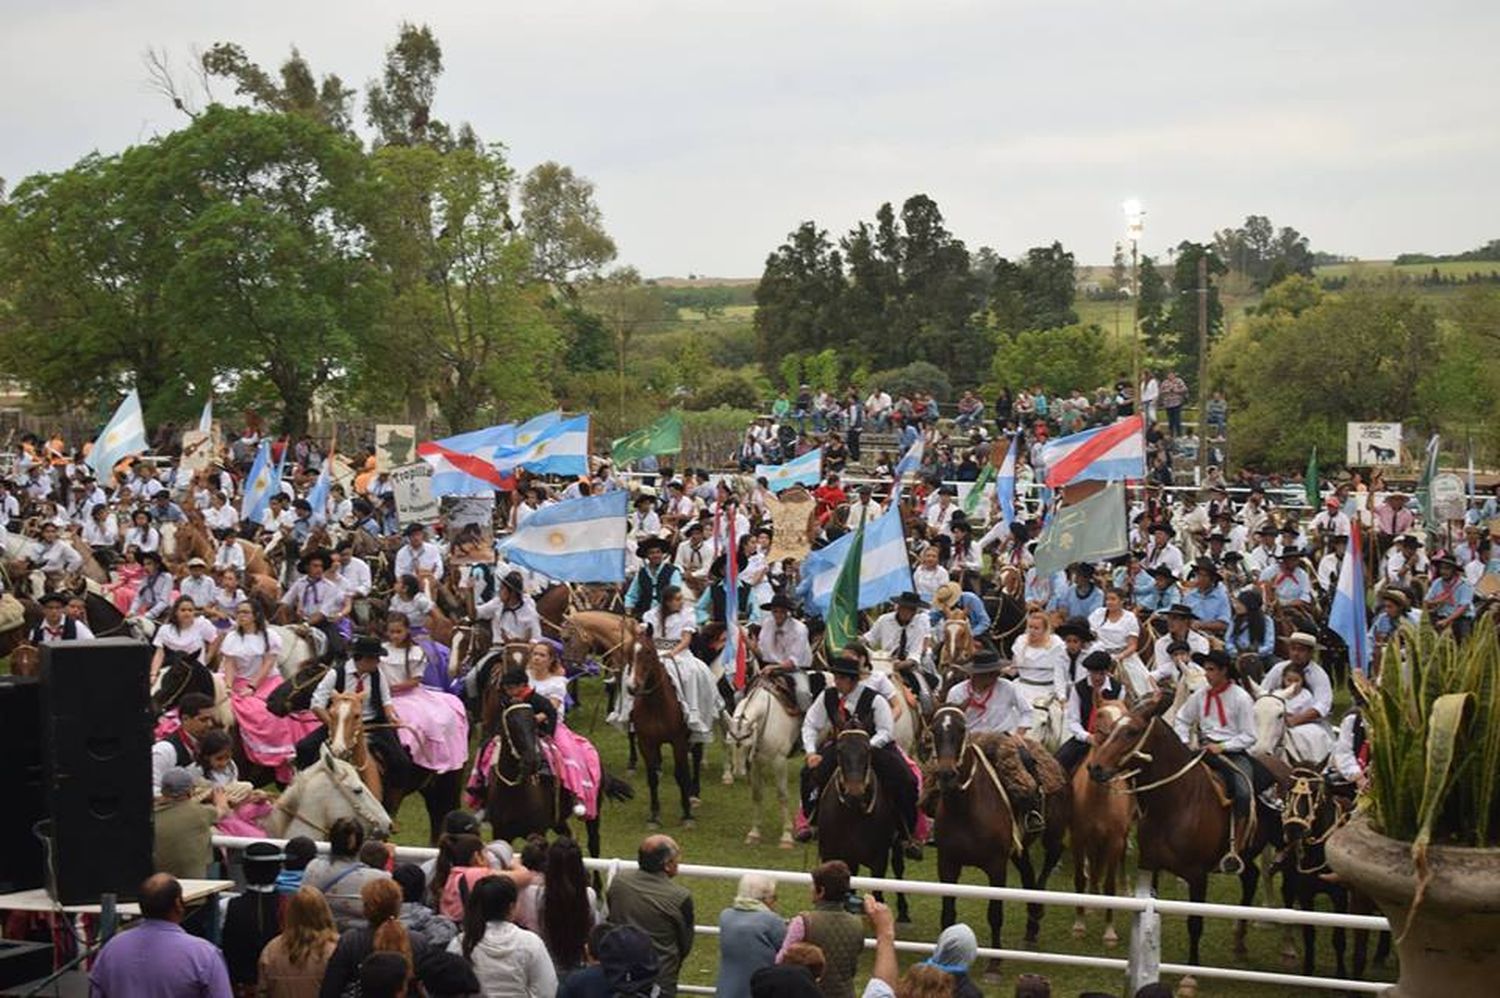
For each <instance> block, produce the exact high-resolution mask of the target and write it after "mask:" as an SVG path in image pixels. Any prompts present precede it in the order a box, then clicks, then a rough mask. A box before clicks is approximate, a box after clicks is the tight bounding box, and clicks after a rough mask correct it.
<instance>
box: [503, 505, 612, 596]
mask: <svg viewBox="0 0 1500 998" xmlns="http://www.w3.org/2000/svg"><path fill="white" fill-rule="evenodd" d="M629 502H630V493H628V492H626V491H625V490H624V489H618V490H616V491H614V492H606V493H604V494H603V495H597V496H584V497H583V498H582V499H566V500H564V501H562V502H558V503H553V504H552V505H550V506H543V507H542V508H540V509H538V510H537V511H536V512H535V513H532V514H531V515H530V516H529V517H527V518H526V522H525V523H523V524H521V526H520V527H518V528H516V532H515V533H513V534H511V535H510V537H508V538H506V539H505V540H504V541H503V542H501V544H500V551H501V553H502V555H503V556H504V557H505V559H506V560H507V561H509V562H510V563H511V564H513V565H520V566H521V567H522V568H529V569H531V570H532V571H533V572H539V573H541V574H542V575H545V576H547V577H548V578H549V579H556V580H557V581H559V582H624V581H625V534H626V527H627V526H628V525H629V524H628V521H627V520H626V517H625V513H626V508H627V506H628V504H629Z"/></svg>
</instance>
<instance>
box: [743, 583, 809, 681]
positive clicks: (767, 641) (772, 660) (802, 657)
mask: <svg viewBox="0 0 1500 998" xmlns="http://www.w3.org/2000/svg"><path fill="white" fill-rule="evenodd" d="M760 608H761V609H762V610H765V611H768V612H769V613H770V618H769V619H766V618H761V622H760V633H759V634H757V635H756V637H755V639H754V647H755V653H756V656H757V657H758V658H759V659H760V662H761V664H762V665H764V666H765V667H767V668H769V669H785V670H787V671H792V672H801V671H802V670H804V669H807V668H810V667H811V666H812V647H811V645H809V644H808V640H807V625H806V624H804V623H803V622H802V621H800V620H798V619H797V618H796V617H794V616H792V614H793V613H794V612H795V611H796V609H797V604H796V603H794V602H792V599H791V597H789V596H787V595H786V594H784V593H777V594H776V595H775V596H772V597H771V601H770V602H769V603H762V604H761V605H760Z"/></svg>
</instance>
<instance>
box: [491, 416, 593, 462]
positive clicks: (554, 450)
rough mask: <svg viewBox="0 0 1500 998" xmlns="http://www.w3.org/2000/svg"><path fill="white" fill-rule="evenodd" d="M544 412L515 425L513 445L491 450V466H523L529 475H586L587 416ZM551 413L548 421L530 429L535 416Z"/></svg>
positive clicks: (587, 447) (587, 459)
mask: <svg viewBox="0 0 1500 998" xmlns="http://www.w3.org/2000/svg"><path fill="white" fill-rule="evenodd" d="M556 416H557V414H556V413H547V414H545V416H538V417H536V419H532V420H528V421H527V422H525V423H522V424H521V425H520V426H518V427H516V438H515V446H513V447H501V448H500V449H498V450H496V451H495V467H496V468H498V469H499V470H500V473H501V474H509V473H511V472H514V471H516V470H518V469H522V468H524V469H525V470H527V471H529V472H531V473H532V474H533V475H587V474H588V473H589V417H588V415H587V414H585V415H582V416H574V417H573V418H572V419H561V420H560V419H557V418H556ZM547 417H552V419H553V421H552V423H551V425H549V426H546V427H544V428H543V429H541V430H536V431H533V430H530V429H528V427H531V426H532V425H533V424H535V423H537V422H538V420H541V419H544V418H547Z"/></svg>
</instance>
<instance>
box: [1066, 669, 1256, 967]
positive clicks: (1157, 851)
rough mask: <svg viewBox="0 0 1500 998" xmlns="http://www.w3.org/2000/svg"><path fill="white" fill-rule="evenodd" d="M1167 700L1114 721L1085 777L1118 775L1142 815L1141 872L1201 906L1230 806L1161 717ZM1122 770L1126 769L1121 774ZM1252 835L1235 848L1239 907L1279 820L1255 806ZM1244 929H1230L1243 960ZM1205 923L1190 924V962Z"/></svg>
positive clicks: (1251, 893) (1198, 919)
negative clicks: (1171, 877) (1161, 875)
mask: <svg viewBox="0 0 1500 998" xmlns="http://www.w3.org/2000/svg"><path fill="white" fill-rule="evenodd" d="M1171 705H1172V698H1171V697H1168V696H1164V695H1158V696H1156V697H1153V698H1151V699H1149V700H1142V701H1141V702H1140V703H1138V704H1136V705H1135V707H1134V708H1133V709H1131V710H1130V712H1129V713H1127V714H1125V715H1124V716H1123V717H1121V718H1120V720H1119V721H1117V722H1116V723H1115V726H1114V728H1113V729H1112V730H1111V731H1110V733H1109V737H1108V738H1106V739H1105V740H1104V742H1103V744H1101V745H1098V746H1096V747H1095V748H1094V752H1093V761H1092V762H1091V763H1090V764H1089V767H1088V774H1089V776H1091V777H1092V778H1093V779H1094V780H1096V781H1098V782H1099V783H1110V782H1111V781H1113V780H1115V779H1116V778H1117V777H1118V778H1122V779H1124V780H1125V781H1126V782H1127V783H1128V784H1130V791H1131V793H1132V794H1133V795H1134V797H1135V800H1136V803H1137V805H1138V807H1139V809H1140V828H1139V831H1138V832H1137V834H1136V840H1137V841H1138V842H1139V844H1140V850H1141V855H1140V868H1141V869H1142V870H1150V871H1152V872H1153V873H1157V872H1160V871H1162V870H1165V871H1166V872H1168V873H1171V874H1175V875H1176V876H1178V877H1181V878H1182V879H1183V880H1184V881H1186V882H1187V885H1188V899H1189V900H1191V901H1195V902H1201V901H1202V900H1203V899H1204V898H1205V897H1206V896H1207V894H1208V875H1209V874H1210V873H1213V872H1215V871H1217V870H1218V869H1219V863H1220V860H1221V859H1222V858H1223V857H1224V856H1225V854H1226V852H1227V851H1228V847H1229V833H1230V807H1229V803H1228V794H1227V792H1226V789H1225V788H1224V787H1223V785H1222V784H1221V782H1220V780H1219V777H1218V776H1216V775H1215V774H1214V773H1213V771H1212V770H1210V769H1209V768H1208V766H1207V765H1206V764H1204V763H1203V761H1202V760H1203V753H1202V752H1198V753H1194V752H1192V751H1190V750H1189V749H1188V747H1187V746H1186V745H1184V744H1183V743H1182V739H1181V738H1178V737H1177V733H1176V732H1175V731H1173V730H1172V728H1171V726H1170V725H1169V724H1168V723H1167V722H1166V720H1165V719H1164V716H1163V715H1165V714H1166V712H1167V709H1168V708H1169V707H1170V706H1171ZM1126 767H1133V768H1130V769H1129V771H1126ZM1252 806H1254V807H1257V808H1259V814H1258V820H1257V821H1256V824H1255V830H1254V834H1253V835H1251V836H1250V837H1249V839H1248V841H1246V843H1245V846H1244V848H1243V849H1241V850H1240V853H1239V855H1240V859H1241V861H1242V864H1243V867H1242V869H1241V870H1240V873H1239V878H1240V904H1242V905H1248V904H1250V902H1251V901H1252V900H1253V899H1254V898H1255V888H1256V886H1257V885H1258V883H1259V881H1260V869H1259V867H1258V866H1257V864H1256V862H1255V860H1256V857H1258V856H1259V855H1260V853H1261V852H1262V850H1264V849H1265V847H1266V845H1267V844H1268V843H1270V842H1272V841H1275V840H1278V839H1279V838H1280V837H1281V828H1280V822H1279V821H1278V819H1277V815H1276V813H1275V812H1274V811H1271V810H1270V809H1269V808H1265V807H1261V806H1260V805H1259V804H1258V803H1253V804H1252ZM1245 928H1246V926H1245V923H1244V922H1243V921H1240V922H1237V923H1236V924H1235V930H1234V952H1235V955H1236V956H1239V957H1243V956H1245V955H1247V951H1246V949H1245ZM1202 936H1203V918H1202V916H1198V915H1193V916H1189V918H1188V962H1189V963H1198V962H1199V961H1198V953H1199V941H1200V939H1201V938H1202Z"/></svg>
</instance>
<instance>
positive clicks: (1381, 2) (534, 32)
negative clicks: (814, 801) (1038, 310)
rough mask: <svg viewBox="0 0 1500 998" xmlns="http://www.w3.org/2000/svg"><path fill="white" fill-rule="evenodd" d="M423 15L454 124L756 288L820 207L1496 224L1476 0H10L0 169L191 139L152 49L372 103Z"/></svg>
mask: <svg viewBox="0 0 1500 998" xmlns="http://www.w3.org/2000/svg"><path fill="white" fill-rule="evenodd" d="M403 19H413V20H419V21H425V22H427V23H429V24H431V25H432V27H433V28H434V30H435V31H436V32H437V35H438V38H439V40H440V42H441V43H442V46H443V51H444V60H445V64H446V74H445V76H444V78H443V80H442V82H441V85H440V89H439V93H438V100H437V105H436V108H435V112H436V114H437V115H438V116H439V117H441V118H444V119H445V120H449V121H462V120H467V121H470V122H472V123H473V125H474V126H475V128H476V129H477V130H478V131H479V133H480V135H481V136H483V137H484V138H486V139H488V140H494V141H501V142H504V143H505V144H506V145H507V146H508V147H509V149H510V155H511V157H512V160H513V161H514V162H515V164H516V165H517V166H518V167H520V168H522V169H526V168H529V167H530V166H532V165H534V164H536V163H538V162H541V161H543V160H547V159H555V160H558V161H560V162H563V163H567V164H569V165H571V166H573V167H574V168H575V169H576V170H578V171H580V172H581V173H583V174H585V175H586V176H588V177H590V178H592V179H593V180H594V181H595V183H596V184H597V185H598V197H599V203H600V205H601V206H602V208H603V210H604V215H605V221H606V224H607V226H608V228H609V230H610V232H611V233H612V234H613V235H614V236H615V238H616V240H617V242H618V243H619V246H620V253H621V259H622V261H623V262H628V263H632V264H635V265H636V266H638V267H639V268H640V269H641V271H642V272H643V273H645V274H647V275H652V276H656V275H683V274H687V273H689V272H692V273H697V274H710V275H715V276H756V275H758V274H759V273H760V269H761V265H762V263H763V262H764V259H765V256H766V254H767V253H768V252H769V251H770V250H771V249H773V248H774V247H775V246H776V245H777V244H778V243H780V242H781V241H782V239H783V238H784V237H785V236H786V234H787V232H789V231H790V230H791V229H793V228H794V227H795V226H796V225H797V224H798V223H799V222H801V221H802V220H804V219H809V218H811V219H815V220H816V221H817V222H818V223H819V224H820V225H822V226H824V227H826V228H828V229H830V230H831V231H832V232H833V233H834V234H836V235H837V234H840V233H843V232H844V231H846V230H847V229H848V228H849V227H850V226H851V225H852V224H853V223H854V222H856V221H857V220H858V219H860V218H868V217H870V216H872V215H873V214H874V211H875V209H876V208H877V207H878V206H879V204H880V203H881V202H882V201H887V200H889V201H893V202H896V203H898V204H899V202H900V201H902V200H904V199H905V198H906V197H908V196H910V195H911V194H913V193H917V192H925V193H927V194H928V195H930V196H931V197H933V198H934V199H936V201H937V202H938V204H939V205H940V207H941V208H942V210H943V213H944V215H945V216H946V218H947V220H948V224H949V227H950V228H951V229H952V230H953V231H954V232H955V233H956V234H957V235H958V236H960V237H961V238H963V239H964V240H965V241H966V242H968V244H969V245H970V247H971V248H977V247H978V246H981V245H991V246H994V247H995V248H996V249H998V250H999V251H1000V252H1001V253H1002V254H1006V255H1010V254H1015V253H1018V252H1022V251H1024V249H1025V248H1026V247H1028V246H1031V245H1036V244H1038V243H1042V242H1049V241H1051V240H1052V239H1061V240H1062V241H1063V243H1064V244H1065V245H1066V246H1067V248H1068V249H1070V250H1072V251H1074V253H1076V254H1077V257H1078V259H1079V260H1080V262H1088V263H1105V262H1108V260H1109V256H1110V252H1111V247H1112V245H1113V243H1114V241H1115V240H1116V239H1118V238H1119V237H1120V235H1121V233H1122V230H1123V221H1122V218H1121V210H1120V204H1121V202H1122V201H1123V200H1124V199H1126V198H1128V197H1138V198H1140V199H1141V200H1142V201H1143V202H1144V203H1145V205H1146V210H1147V219H1146V235H1145V241H1144V245H1143V251H1144V252H1150V253H1157V252H1160V251H1161V250H1162V249H1164V248H1165V247H1166V246H1168V245H1171V244H1175V243H1176V242H1177V241H1178V240H1179V239H1182V238H1205V237H1207V236H1208V235H1209V234H1210V233H1211V232H1212V230H1213V229H1215V228H1220V227H1223V226H1226V225H1230V224H1237V223H1238V222H1239V221H1241V220H1242V219H1243V218H1244V216H1245V215H1247V214H1250V213H1258V214H1265V215H1269V216H1270V217H1271V219H1272V221H1274V222H1276V223H1277V224H1278V225H1280V224H1291V225H1295V226H1296V227H1297V228H1299V229H1300V230H1302V231H1303V232H1304V233H1306V234H1307V235H1308V236H1309V237H1310V238H1311V240H1312V244H1313V246H1314V247H1315V248H1317V249H1324V250H1330V251H1336V252H1343V253H1352V254H1355V255H1358V256H1361V257H1364V258H1366V259H1379V258H1384V257H1389V256H1391V255H1393V254H1395V253H1398V252H1401V251H1406V250H1427V251H1434V252H1441V251H1455V250H1462V249H1467V248H1470V247H1473V246H1476V245H1478V244H1480V243H1482V242H1483V241H1485V240H1487V239H1489V238H1492V237H1496V236H1500V197H1497V196H1496V190H1495V188H1496V180H1497V178H1500V127H1497V113H1496V112H1497V110H1500V59H1497V58H1496V56H1495V53H1494V44H1495V39H1496V38H1497V37H1500V4H1495V3H1493V2H1484V0H1470V2H1467V3H1458V2H1452V0H1431V2H1428V3H1425V4H1421V5H1414V4H1411V3H1410V2H1409V0H1408V2H1402V3H1392V2H1386V0H1363V2H1354V0H1350V2H1328V0H1298V2H1284V0H1246V2H1241V3H1238V4H1233V5H1231V4H1224V3H1205V2H1202V0H1191V2H1188V0H1184V2H1176V0H1129V2H1126V3H1119V2H1114V3H1105V2H1088V3H1085V2H1076V0H1031V2H1021V3H1001V2H994V0H992V2H988V3H980V2H960V0H911V2H888V0H850V2H820V0H792V2H783V0H754V2H750V0H741V2H739V3H720V2H716V0H698V2H663V0H594V2H570V0H533V2H528V3H518V2H514V0H438V2H429V3H425V4H414V3H406V4H398V3H387V2H383V0H362V2H359V3H351V2H342V0H338V2H335V0H300V2H297V3H286V2H281V0H261V2H259V3H254V4H251V3H233V4H231V3H225V2H203V0H197V2H168V0H117V2H104V0H95V2H85V0H45V2H35V0H33V2H21V0H0V125H3V133H0V134H3V140H0V177H4V178H6V180H7V181H8V182H9V183H10V184H11V185H13V184H14V183H15V181H16V180H17V179H19V178H20V177H22V176H25V175H27V174H29V173H33V172H36V171H44V170H55V169H59V168H62V167H64V166H66V165H68V164H69V163H71V162H73V161H74V160H76V159H77V158H78V157H80V156H81V155H83V154H85V153H87V152H89V151H90V150H93V149H99V150H103V151H115V150H118V149H121V148H123V147H124V146H126V145H129V144H131V143H135V142H139V141H143V140H146V139H149V138H150V137H151V136H153V135H157V134H161V133H163V132H166V131H170V130H171V129H173V128H176V127H179V126H180V125H181V124H182V123H183V119H182V118H181V116H180V115H178V114H177V112H175V111H173V110H172V109H171V108H170V107H168V106H167V105H166V103H165V102H164V101H163V100H162V99H161V98H160V97H159V96H157V95H155V94H153V93H151V92H150V90H149V89H148V88H147V86H146V83H145V80H146V74H145V70H144V69H143V66H142V61H141V57H142V53H143V52H144V50H145V49H146V48H147V46H159V47H162V48H164V49H166V50H168V51H169V52H170V53H171V54H172V55H173V57H174V58H175V59H176V61H177V63H178V65H179V67H185V66H186V64H187V63H188V61H189V59H190V52H191V50H192V47H193V46H197V47H199V48H200V49H201V48H206V47H207V46H209V45H211V44H212V43H214V42H218V41H237V42H239V43H241V44H242V45H243V46H244V47H245V48H246V49H247V51H248V52H249V54H250V55H251V57H252V58H254V59H255V60H257V61H259V62H261V63H262V64H263V65H267V66H275V65H277V64H279V62H280V60H281V59H282V58H283V57H284V56H285V55H286V54H287V52H288V50H289V49H290V47H291V46H292V45H296V46H298V47H299V48H300V49H301V51H302V53H303V54H304V55H305V56H306V57H307V58H308V60H309V61H310V62H311V63H312V66H313V68H314V70H315V71H316V72H318V73H320V74H321V73H324V72H330V71H331V72H337V73H339V74H340V75H341V76H342V77H343V78H344V79H345V81H346V82H351V83H354V84H357V85H360V86H362V85H363V84H364V82H365V81H367V80H369V79H371V78H373V77H374V76H375V75H376V74H377V73H378V72H379V68H380V63H381V58H382V53H383V51H384V49H385V47H386V46H387V45H388V44H390V42H391V41H392V40H393V39H394V37H395V35H396V30H397V26H398V24H399V23H400V22H401V21H402V20H403ZM218 96H220V97H221V99H227V98H229V97H230V96H231V94H230V93H229V89H228V88H227V87H225V86H223V85H222V84H220V86H219V88H218Z"/></svg>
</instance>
